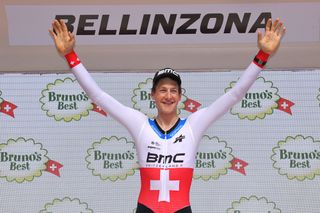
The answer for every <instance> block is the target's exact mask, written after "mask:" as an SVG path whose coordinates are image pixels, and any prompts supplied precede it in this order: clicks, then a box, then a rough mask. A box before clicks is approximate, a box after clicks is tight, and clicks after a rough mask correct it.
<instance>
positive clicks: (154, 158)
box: [147, 152, 185, 163]
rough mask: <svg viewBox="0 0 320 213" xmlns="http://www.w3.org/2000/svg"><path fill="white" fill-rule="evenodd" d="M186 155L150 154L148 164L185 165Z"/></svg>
mask: <svg viewBox="0 0 320 213" xmlns="http://www.w3.org/2000/svg"><path fill="white" fill-rule="evenodd" d="M184 156H185V153H177V154H175V155H161V154H160V155H158V154H155V153H151V152H148V156H147V163H183V158H184Z"/></svg>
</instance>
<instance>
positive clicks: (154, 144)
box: [148, 141, 161, 150]
mask: <svg viewBox="0 0 320 213" xmlns="http://www.w3.org/2000/svg"><path fill="white" fill-rule="evenodd" d="M150 144H151V146H148V149H156V150H160V147H161V145H160V143H159V142H156V141H151V143H150Z"/></svg>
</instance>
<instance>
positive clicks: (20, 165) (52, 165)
mask: <svg viewBox="0 0 320 213" xmlns="http://www.w3.org/2000/svg"><path fill="white" fill-rule="evenodd" d="M47 153H48V151H47V150H45V149H43V148H42V144H40V143H36V142H35V141H34V140H33V139H27V140H26V139H24V138H22V137H20V138H18V139H16V140H14V139H9V140H8V142H7V143H2V144H0V177H1V178H6V179H7V181H9V182H13V181H15V182H17V183H22V182H24V181H32V180H33V179H34V178H35V177H40V176H41V175H42V172H43V171H48V172H50V173H52V174H55V175H57V176H60V173H59V169H60V168H61V167H62V165H61V164H60V163H58V162H55V161H53V160H49V158H48V157H47Z"/></svg>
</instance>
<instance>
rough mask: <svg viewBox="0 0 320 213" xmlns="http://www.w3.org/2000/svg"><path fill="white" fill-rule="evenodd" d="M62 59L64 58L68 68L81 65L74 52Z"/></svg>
mask: <svg viewBox="0 0 320 213" xmlns="http://www.w3.org/2000/svg"><path fill="white" fill-rule="evenodd" d="M64 57H65V58H66V60H67V62H68V64H69V66H70V68H73V67H75V66H77V65H78V64H80V63H81V61H80V59H79V58H78V56H77V54H76V53H75V52H74V51H72V52H70V53H68V54H66V55H65V56H64Z"/></svg>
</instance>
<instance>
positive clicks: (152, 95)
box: [151, 90, 154, 100]
mask: <svg viewBox="0 0 320 213" xmlns="http://www.w3.org/2000/svg"><path fill="white" fill-rule="evenodd" d="M151 99H152V100H154V91H153V90H151Z"/></svg>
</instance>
